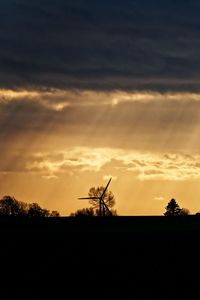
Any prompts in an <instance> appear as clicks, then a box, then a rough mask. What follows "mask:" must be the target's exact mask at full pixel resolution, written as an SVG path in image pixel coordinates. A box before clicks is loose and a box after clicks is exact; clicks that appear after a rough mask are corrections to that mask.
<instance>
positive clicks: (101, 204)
mask: <svg viewBox="0 0 200 300" xmlns="http://www.w3.org/2000/svg"><path fill="white" fill-rule="evenodd" d="M111 179H112V177H111V178H110V179H109V181H108V183H107V185H106V187H105V189H104V190H103V192H102V194H101V195H100V196H99V197H97V196H96V197H83V198H78V199H79V200H97V201H99V215H100V217H104V216H105V215H106V212H107V213H108V215H110V216H112V212H111V211H110V209H109V208H108V206H107V204H106V203H105V201H104V197H105V194H106V190H107V189H108V186H109V184H110V182H111Z"/></svg>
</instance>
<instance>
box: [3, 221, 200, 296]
mask: <svg viewBox="0 0 200 300" xmlns="http://www.w3.org/2000/svg"><path fill="white" fill-rule="evenodd" d="M0 258H1V268H0V270H1V278H0V299H3V300H4V299H27V300H29V299H30V300H31V299H81V298H82V299H88V298H89V299H104V298H105V299H107V298H110V299H116V298H117V299H183V298H184V299H185V298H187V299H200V278H199V272H200V217H197V216H188V217H172V218H170V217H114V218H106V219H100V218H81V219H76V218H55V219H54V218H47V219H17V218H16V219H12V218H9V219H0Z"/></svg>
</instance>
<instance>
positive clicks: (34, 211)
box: [0, 196, 59, 217]
mask: <svg viewBox="0 0 200 300" xmlns="http://www.w3.org/2000/svg"><path fill="white" fill-rule="evenodd" d="M0 215H4V216H29V217H59V213H58V212H57V211H55V210H53V211H52V212H50V211H49V210H48V209H46V208H41V207H40V206H39V204H37V203H31V204H28V203H25V202H22V201H18V200H16V199H15V198H14V197H11V196H4V197H3V198H2V199H0Z"/></svg>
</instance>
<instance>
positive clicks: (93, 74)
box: [0, 0, 200, 91]
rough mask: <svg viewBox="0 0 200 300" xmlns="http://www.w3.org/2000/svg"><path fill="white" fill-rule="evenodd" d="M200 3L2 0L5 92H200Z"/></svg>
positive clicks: (0, 79) (0, 56) (0, 62)
mask: <svg viewBox="0 0 200 300" xmlns="http://www.w3.org/2000/svg"><path fill="white" fill-rule="evenodd" d="M199 13H200V3H199V1H197V0H196V1H195V0H193V1H191V0H190V1H184V0H173V1H172V0H169V1H160V0H159V1H158V0H157V1H156V0H155V1H149V0H148V1H147V0H137V1H129V0H126V1H122V0H115V1H114V0H110V1H105V0H104V1H103V0H101V1H93V0H88V1H86V0H85V1H84V0H76V1H74V0H73V1H72V0H71V1H70V0H48V1H47V0H46V1H45V0H40V1H39V0H35V1H28V0H2V1H1V3H0V43H1V47H0V86H1V87H7V88H8V87H10V88H14V87H26V88H27V87H31V86H32V87H33V86H34V87H38V88H40V87H47V88H48V87H54V88H69V89H71V88H76V89H77V88H78V89H94V90H112V89H124V90H131V89H138V90H139V89H151V90H159V91H166V90H167V91H169V90H182V91H184V90H192V91H199V79H200V76H199V71H200V55H199V53H200V18H199Z"/></svg>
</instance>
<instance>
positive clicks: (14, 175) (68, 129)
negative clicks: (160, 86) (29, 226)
mask: <svg viewBox="0 0 200 300" xmlns="http://www.w3.org/2000/svg"><path fill="white" fill-rule="evenodd" d="M0 97H1V99H2V100H1V102H0V105H1V126H3V125H2V124H4V126H5V127H4V128H5V132H2V133H1V136H2V138H3V139H2V141H3V143H2V145H1V158H0V162H1V173H0V178H1V181H0V192H1V196H3V195H7V194H9V195H12V196H14V197H15V198H17V199H19V200H21V201H25V202H38V203H40V204H41V205H42V206H44V207H47V208H49V209H52V210H53V209H56V210H58V211H59V212H60V213H61V214H62V215H69V214H70V213H71V212H73V211H75V210H77V209H78V208H82V207H86V206H88V203H87V202H84V203H83V202H80V201H78V200H77V198H78V197H79V196H85V195H87V193H88V190H89V188H90V187H92V186H99V185H105V184H106V181H107V180H108V178H109V176H112V177H113V180H112V182H111V185H110V190H112V192H113V193H114V195H115V197H116V209H117V210H118V214H120V215H159V214H162V213H163V212H164V209H165V206H166V204H167V202H168V201H169V200H170V198H172V197H174V198H175V199H176V200H177V202H178V203H179V205H180V206H181V207H187V208H189V209H190V211H191V213H195V212H197V211H198V210H199V207H200V206H199V205H200V204H199V201H198V195H199V191H200V187H199V181H200V155H199V153H198V149H199V143H200V142H199V139H198V136H199V125H200V124H199V123H200V121H199V118H198V116H199V110H200V106H199V104H200V94H198V93H162V94H160V93H158V92H157V93H155V92H150V91H145V92H136V91H134V92H121V91H114V92H94V91H88V90H87V91H82V92H80V91H79V92H78V91H69V90H65V91H61V90H52V91H40V90H5V89H2V90H0ZM10 112H11V113H12V114H11V113H10ZM13 112H14V113H13Z"/></svg>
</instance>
